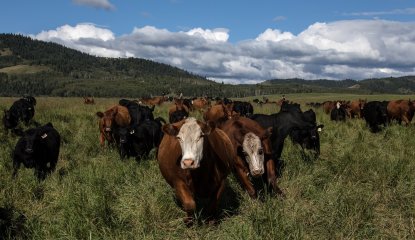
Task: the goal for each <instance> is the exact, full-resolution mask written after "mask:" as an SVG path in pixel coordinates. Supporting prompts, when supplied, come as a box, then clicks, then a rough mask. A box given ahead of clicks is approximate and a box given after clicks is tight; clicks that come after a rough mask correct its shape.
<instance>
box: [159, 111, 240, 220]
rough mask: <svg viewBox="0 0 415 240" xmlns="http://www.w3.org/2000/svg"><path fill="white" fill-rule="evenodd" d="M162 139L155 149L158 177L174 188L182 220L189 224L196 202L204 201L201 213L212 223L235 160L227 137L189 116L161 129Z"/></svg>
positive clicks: (216, 129)
mask: <svg viewBox="0 0 415 240" xmlns="http://www.w3.org/2000/svg"><path fill="white" fill-rule="evenodd" d="M162 129H163V132H164V136H163V139H162V141H161V143H160V146H159V150H158V155H157V159H158V163H159V168H160V171H161V174H162V175H163V177H164V179H165V180H166V181H167V183H168V184H169V185H170V186H171V187H172V188H174V190H175V194H176V197H177V199H178V200H179V202H180V203H181V204H182V207H183V209H184V211H185V212H186V217H185V219H184V221H185V223H186V224H187V225H188V226H189V225H191V224H192V223H193V216H194V213H195V210H196V199H197V198H207V200H208V203H207V207H206V208H204V211H205V213H206V214H207V216H208V217H210V218H211V219H212V220H215V219H216V217H217V206H218V202H219V200H220V198H221V195H222V192H223V190H224V188H225V180H226V177H227V176H228V174H229V173H230V171H231V166H232V161H233V160H234V159H235V155H234V151H233V145H232V142H231V141H230V139H229V137H228V136H227V135H226V134H225V133H224V132H223V131H222V130H220V129H218V128H216V127H215V125H214V123H213V122H211V121H210V122H208V123H203V122H200V121H198V120H196V119H195V118H193V117H190V118H187V119H185V120H182V121H180V122H178V123H174V124H165V125H164V126H163V128H162Z"/></svg>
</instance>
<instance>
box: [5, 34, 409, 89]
mask: <svg viewBox="0 0 415 240" xmlns="http://www.w3.org/2000/svg"><path fill="white" fill-rule="evenodd" d="M0 85H1V86H2V88H0V96H20V95H22V94H33V95H45V96H85V95H91V96H96V97H143V96H150V95H161V94H162V93H168V94H178V93H183V94H184V95H186V96H201V95H209V96H214V97H215V96H219V97H224V96H227V97H246V96H255V95H270V94H283V93H310V92H332V93H358V94H359V93H360V94H373V93H393V94H411V93H415V77H414V76H407V77H399V78H383V79H367V80H361V81H356V80H350V79H348V80H342V81H333V80H324V79H322V80H304V79H273V80H267V81H264V82H262V83H260V84H254V85H252V84H251V85H249V84H241V85H229V84H223V83H217V82H214V81H211V80H208V79H206V78H204V77H201V76H198V75H196V74H193V73H190V72H188V71H186V70H183V69H179V68H177V67H173V66H170V65H166V64H162V63H157V62H154V61H150V60H146V59H139V58H103V57H95V56H91V55H89V54H85V53H82V52H79V51H77V50H73V49H70V48H67V47H64V46H62V45H59V44H56V43H50V42H43V41H38V40H34V39H31V38H29V37H25V36H21V35H14V34H0Z"/></svg>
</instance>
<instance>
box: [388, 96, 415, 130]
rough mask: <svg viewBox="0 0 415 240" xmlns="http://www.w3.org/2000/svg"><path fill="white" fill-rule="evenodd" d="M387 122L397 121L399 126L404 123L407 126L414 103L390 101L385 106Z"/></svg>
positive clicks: (414, 111)
mask: <svg viewBox="0 0 415 240" xmlns="http://www.w3.org/2000/svg"><path fill="white" fill-rule="evenodd" d="M387 111H388V118H389V120H397V121H398V122H399V124H401V122H402V121H403V122H405V125H408V124H409V123H410V122H411V121H412V118H413V117H414V113H415V101H411V100H396V101H390V102H389V103H388V106H387Z"/></svg>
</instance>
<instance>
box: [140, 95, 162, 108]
mask: <svg viewBox="0 0 415 240" xmlns="http://www.w3.org/2000/svg"><path fill="white" fill-rule="evenodd" d="M165 101H167V97H166V96H164V95H163V96H157V97H152V98H141V99H140V100H139V102H138V103H140V104H145V105H150V106H155V105H157V106H160V105H161V104H162V103H163V102H165Z"/></svg>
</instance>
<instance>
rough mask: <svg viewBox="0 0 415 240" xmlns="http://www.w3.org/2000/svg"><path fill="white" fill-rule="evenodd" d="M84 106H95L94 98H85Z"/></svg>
mask: <svg viewBox="0 0 415 240" xmlns="http://www.w3.org/2000/svg"><path fill="white" fill-rule="evenodd" d="M84 104H95V100H94V97H84Z"/></svg>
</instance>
